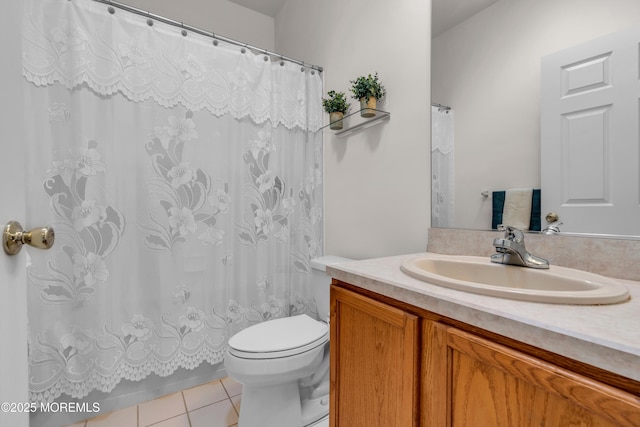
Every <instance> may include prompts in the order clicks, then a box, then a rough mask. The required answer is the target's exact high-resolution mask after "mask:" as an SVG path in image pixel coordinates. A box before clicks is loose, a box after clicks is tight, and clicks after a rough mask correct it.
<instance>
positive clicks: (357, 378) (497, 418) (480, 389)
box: [327, 255, 640, 427]
mask: <svg viewBox="0 0 640 427" xmlns="http://www.w3.org/2000/svg"><path fill="white" fill-rule="evenodd" d="M411 256H412V255H407V256H397V257H389V258H381V259H373V260H364V261H357V262H351V263H346V264H341V265H338V266H334V267H329V268H328V269H327V271H328V273H329V274H330V275H331V276H332V277H333V284H332V289H331V402H330V404H331V426H332V427H340V426H341V427H346V426H348V427H353V426H367V427H369V426H385V427H386V426H438V427H439V426H443V427H444V426H469V427H477V426H507V427H511V426H518V427H528V426H554V427H555V426H569V425H572V426H573V425H579V426H584V427H592V426H606V427H609V426H640V328H638V326H637V324H638V319H639V316H640V284H639V283H637V282H633V281H628V280H627V281H622V282H623V283H625V285H626V286H627V287H628V288H629V291H630V294H631V299H630V300H629V301H627V302H624V303H620V304H611V305H602V306H597V305H586V306H577V305H566V304H543V303H535V302H526V301H515V300H510V299H504V298H496V297H491V296H484V295H477V294H473V293H468V292H462V291H458V290H454V289H447V288H444V287H441V286H437V285H431V284H429V283H425V282H423V281H420V280H417V279H414V278H412V277H410V276H408V275H406V274H404V273H403V272H401V270H400V265H401V264H402V262H403V260H406V259H407V258H409V257H411Z"/></svg>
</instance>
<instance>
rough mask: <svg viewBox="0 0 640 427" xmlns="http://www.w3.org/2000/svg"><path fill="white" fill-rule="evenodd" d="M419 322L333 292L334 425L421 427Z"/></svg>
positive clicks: (336, 290)
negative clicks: (418, 419)
mask: <svg viewBox="0 0 640 427" xmlns="http://www.w3.org/2000/svg"><path fill="white" fill-rule="evenodd" d="M418 338H419V337H418V318H417V317H416V316H414V315H411V314H409V313H407V312H404V311H402V310H399V309H396V308H393V307H390V306H387V305H386V304H383V303H380V302H378V301H374V300H372V299H370V298H366V297H363V296H361V295H358V294H356V293H353V292H350V291H347V290H345V289H342V288H338V287H335V286H332V288H331V399H330V405H331V406H330V408H331V412H330V413H331V426H332V427H377V426H379V427H393V426H397V427H405V426H406V427H409V426H417V404H418V401H417V387H418V377H417V373H418V350H419V345H418Z"/></svg>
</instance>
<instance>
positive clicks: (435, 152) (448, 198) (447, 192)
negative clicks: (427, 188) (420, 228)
mask: <svg viewBox="0 0 640 427" xmlns="http://www.w3.org/2000/svg"><path fill="white" fill-rule="evenodd" d="M453 147H454V140H453V110H452V109H444V108H441V107H437V106H431V226H432V227H453V226H454V225H455V224H454V221H455V211H454V196H455V186H454V184H455V182H454V181H455V176H454V171H455V164H454V157H453Z"/></svg>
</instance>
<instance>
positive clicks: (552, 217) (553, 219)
mask: <svg viewBox="0 0 640 427" xmlns="http://www.w3.org/2000/svg"><path fill="white" fill-rule="evenodd" d="M544 219H545V220H547V222H549V223H551V222H556V221H558V220H559V219H560V217H559V216H558V214H557V213H555V212H549V213H548V214H547V216H546V217H544Z"/></svg>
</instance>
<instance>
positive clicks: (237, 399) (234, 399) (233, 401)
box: [231, 394, 242, 415]
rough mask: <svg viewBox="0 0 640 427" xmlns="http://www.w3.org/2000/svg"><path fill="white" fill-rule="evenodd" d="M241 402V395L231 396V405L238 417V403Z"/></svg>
mask: <svg viewBox="0 0 640 427" xmlns="http://www.w3.org/2000/svg"><path fill="white" fill-rule="evenodd" d="M241 401H242V395H241V394H239V395H237V396H233V397H232V398H231V404H232V405H233V407H234V408H235V410H236V413H237V414H238V415H240V403H241Z"/></svg>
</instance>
